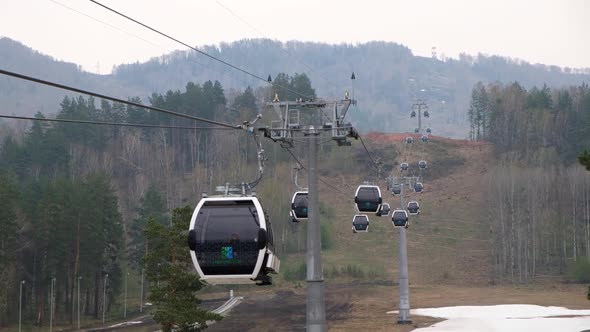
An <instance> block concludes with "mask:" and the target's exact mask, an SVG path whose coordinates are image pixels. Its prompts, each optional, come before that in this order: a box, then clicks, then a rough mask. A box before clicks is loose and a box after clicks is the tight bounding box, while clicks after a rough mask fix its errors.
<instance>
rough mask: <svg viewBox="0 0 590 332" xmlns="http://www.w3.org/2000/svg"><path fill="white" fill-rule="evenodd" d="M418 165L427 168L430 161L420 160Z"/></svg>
mask: <svg viewBox="0 0 590 332" xmlns="http://www.w3.org/2000/svg"><path fill="white" fill-rule="evenodd" d="M418 167H419V168H420V169H426V168H428V163H427V162H426V161H425V160H420V161H419V162H418Z"/></svg>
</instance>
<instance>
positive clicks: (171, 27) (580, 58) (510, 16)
mask: <svg viewBox="0 0 590 332" xmlns="http://www.w3.org/2000/svg"><path fill="white" fill-rule="evenodd" d="M99 2H102V3H104V4H106V5H108V6H112V7H113V8H115V9H117V10H119V11H121V12H123V13H125V14H128V15H129V16H131V17H133V18H136V19H138V20H140V21H142V22H144V23H146V24H148V25H152V26H154V27H156V28H158V29H160V30H162V31H164V32H166V33H168V34H170V35H172V36H174V37H176V38H178V39H180V40H183V41H186V42H187V43H189V44H193V45H204V44H218V43H219V42H231V41H234V40H239V39H242V38H257V37H262V35H261V34H260V33H262V34H263V35H264V36H265V37H269V38H272V39H278V40H281V41H287V40H301V41H318V42H328V43H342V42H346V43H357V42H366V41H372V40H385V41H394V42H398V43H402V44H404V45H406V46H408V47H409V48H410V49H411V50H412V52H413V53H414V54H417V55H425V56H430V54H431V48H432V47H433V46H436V48H437V52H438V54H439V55H441V54H444V55H445V56H447V57H457V55H458V54H459V53H461V52H464V53H468V54H477V53H480V52H481V53H486V54H499V55H503V56H510V57H514V58H520V59H523V60H526V61H529V62H532V63H544V64H551V65H558V66H563V67H590V0H489V1H479V0H405V1H399V0H364V1H348V0H340V1H332V0H166V1H164V0H159V1H156V0H118V1H117V0H99ZM64 6H67V7H70V8H71V9H74V10H76V11H78V12H79V13H78V12H75V11H72V10H71V9H68V8H65V7H64ZM224 6H225V7H226V8H227V9H226V8H224ZM228 9H229V10H230V11H232V12H233V13H235V14H236V15H237V16H238V17H240V18H241V19H242V20H243V21H245V22H247V23H248V24H250V25H251V26H253V27H255V28H256V30H257V31H258V32H257V31H255V30H254V29H252V28H251V27H250V26H248V25H247V24H246V23H244V22H243V21H241V20H240V19H239V18H236V16H234V15H232V14H231V13H230V12H229V11H228ZM80 13H83V14H84V15H88V16H91V17H92V18H89V17H88V16H84V15H82V14H80ZM97 20H99V21H102V22H104V23H107V24H109V25H111V26H114V27H116V28H113V27H110V26H107V25H105V24H104V23H101V22H98V21H97ZM118 29H120V30H118ZM121 30H122V31H121ZM123 31H124V32H123ZM132 35H133V36H132ZM0 36H5V37H9V38H12V39H15V40H18V41H20V42H22V43H24V44H25V45H27V46H30V47H32V48H33V49H35V50H39V51H41V52H42V53H45V54H48V55H51V56H53V57H54V58H57V59H60V60H65V61H69V62H74V63H77V64H80V65H82V67H83V68H84V69H85V70H88V71H91V72H100V73H103V74H104V73H109V72H110V71H111V69H112V67H113V65H116V64H121V63H129V62H135V61H137V60H139V61H145V60H147V59H149V58H150V57H152V56H157V55H161V54H163V53H167V52H169V51H172V50H175V49H184V48H183V47H182V46H179V45H177V44H174V43H173V42H170V41H168V40H166V39H164V38H163V37H159V36H157V35H155V34H154V33H152V32H150V31H147V30H146V29H145V28H141V27H139V26H137V25H134V24H133V23H130V22H129V21H126V20H125V19H123V18H120V17H118V16H116V15H115V14H112V13H110V12H108V11H106V10H105V9H103V8H101V7H99V6H97V5H95V4H93V3H91V2H90V1H88V0H0ZM1 64H2V59H0V66H1Z"/></svg>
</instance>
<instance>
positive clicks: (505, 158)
mask: <svg viewBox="0 0 590 332" xmlns="http://www.w3.org/2000/svg"><path fill="white" fill-rule="evenodd" d="M469 120H470V124H471V126H470V127H471V131H470V133H471V134H470V136H471V138H472V139H473V140H477V141H488V142H491V143H493V144H494V149H495V153H496V158H495V161H494V163H493V165H491V169H490V172H489V174H488V177H487V183H486V184H485V185H484V188H485V192H486V195H487V199H488V202H489V216H490V221H491V227H490V232H491V233H492V234H493V238H494V247H493V248H494V257H493V261H494V264H495V268H496V273H497V274H498V276H499V277H501V278H507V279H509V280H512V281H518V282H527V281H530V280H532V279H535V278H537V277H538V276H539V275H543V274H552V273H555V272H559V273H564V272H566V271H567V272H569V273H570V274H571V276H572V277H573V278H575V279H577V280H578V281H587V280H588V279H590V275H589V274H588V272H587V271H588V266H589V265H588V260H587V257H590V173H589V172H588V171H586V170H585V169H584V168H583V167H582V166H580V165H578V163H577V159H576V156H577V155H578V154H579V153H580V152H582V151H584V150H587V149H588V148H590V139H589V137H590V89H589V88H588V85H587V84H582V85H580V86H572V87H567V88H561V89H560V88H553V89H552V88H549V87H548V86H546V85H543V86H542V87H533V88H531V89H528V90H527V89H525V88H524V87H523V86H522V85H520V84H519V83H516V82H515V83H511V84H507V85H501V84H490V85H484V84H482V83H479V84H477V85H476V86H475V87H474V88H473V90H472V101H471V104H470V108H469Z"/></svg>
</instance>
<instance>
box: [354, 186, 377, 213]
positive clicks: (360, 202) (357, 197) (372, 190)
mask: <svg viewBox="0 0 590 332" xmlns="http://www.w3.org/2000/svg"><path fill="white" fill-rule="evenodd" d="M381 202H382V197H381V189H379V187H378V186H372V185H360V186H358V188H357V189H356V193H355V194H354V203H355V205H356V209H357V211H359V212H373V213H377V212H379V209H380V208H381Z"/></svg>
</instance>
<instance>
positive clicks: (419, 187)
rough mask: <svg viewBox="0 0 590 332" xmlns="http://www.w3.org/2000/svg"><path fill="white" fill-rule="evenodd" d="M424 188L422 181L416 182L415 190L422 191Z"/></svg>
mask: <svg viewBox="0 0 590 332" xmlns="http://www.w3.org/2000/svg"><path fill="white" fill-rule="evenodd" d="M423 190H424V185H423V184H422V182H416V184H415V185H414V191H415V192H417V193H421V192H422V191H423Z"/></svg>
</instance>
